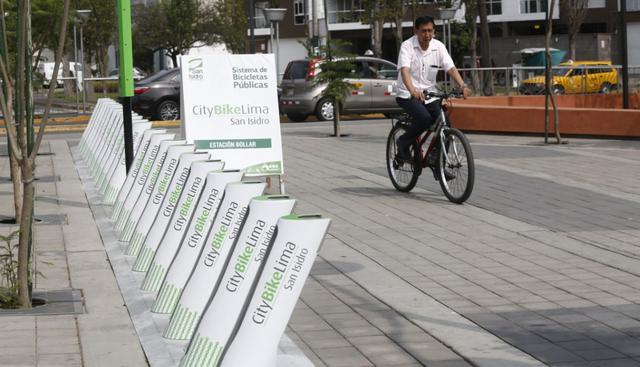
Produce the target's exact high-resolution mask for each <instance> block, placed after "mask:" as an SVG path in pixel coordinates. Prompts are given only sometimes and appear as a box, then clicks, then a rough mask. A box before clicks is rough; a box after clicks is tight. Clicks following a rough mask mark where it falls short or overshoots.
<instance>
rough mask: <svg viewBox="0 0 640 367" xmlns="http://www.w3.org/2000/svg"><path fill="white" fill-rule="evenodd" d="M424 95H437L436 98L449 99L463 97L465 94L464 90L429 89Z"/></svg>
mask: <svg viewBox="0 0 640 367" xmlns="http://www.w3.org/2000/svg"><path fill="white" fill-rule="evenodd" d="M424 95H425V96H427V97H435V98H441V99H449V98H452V97H453V98H463V97H464V95H463V94H462V91H460V90H455V89H454V90H452V91H451V92H429V91H426V90H425V91H424Z"/></svg>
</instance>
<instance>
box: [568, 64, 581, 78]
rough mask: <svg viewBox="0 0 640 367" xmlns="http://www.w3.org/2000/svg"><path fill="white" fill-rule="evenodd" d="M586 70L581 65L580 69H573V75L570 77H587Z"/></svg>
mask: <svg viewBox="0 0 640 367" xmlns="http://www.w3.org/2000/svg"><path fill="white" fill-rule="evenodd" d="M584 70H585V69H584V68H583V67H582V65H581V66H579V67H576V68H575V69H572V70H571V75H569V76H582V75H585V72H584Z"/></svg>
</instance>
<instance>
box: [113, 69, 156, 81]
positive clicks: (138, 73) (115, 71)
mask: <svg viewBox="0 0 640 367" xmlns="http://www.w3.org/2000/svg"><path fill="white" fill-rule="evenodd" d="M119 75H120V71H119V69H113V70H111V71H110V72H109V75H108V76H109V77H118V76H119ZM146 77H147V74H145V72H144V71H142V70H140V69H138V68H137V67H134V68H133V79H135V80H138V79H144V78H146Z"/></svg>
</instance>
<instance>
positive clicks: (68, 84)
mask: <svg viewBox="0 0 640 367" xmlns="http://www.w3.org/2000/svg"><path fill="white" fill-rule="evenodd" d="M69 59H70V58H69V57H68V56H67V55H65V56H63V57H62V75H63V76H65V77H66V76H70V75H71V70H70V69H69V61H68V60H69ZM73 74H74V75H75V72H74V73H73ZM62 84H63V85H64V96H65V97H71V96H72V95H73V93H74V92H75V91H76V88H75V84H76V83H75V82H74V81H73V80H70V79H69V80H64V81H63V82H62Z"/></svg>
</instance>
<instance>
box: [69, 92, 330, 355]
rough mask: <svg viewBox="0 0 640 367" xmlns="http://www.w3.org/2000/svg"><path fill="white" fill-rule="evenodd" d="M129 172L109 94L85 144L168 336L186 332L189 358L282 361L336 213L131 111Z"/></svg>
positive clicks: (95, 179) (94, 177)
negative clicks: (305, 204) (306, 206)
mask: <svg viewBox="0 0 640 367" xmlns="http://www.w3.org/2000/svg"><path fill="white" fill-rule="evenodd" d="M132 128H133V129H132V131H133V148H134V161H133V163H132V165H131V168H130V170H129V172H128V173H127V172H126V166H125V153H124V138H123V129H124V127H123V115H122V106H121V105H120V104H118V103H117V102H115V101H113V100H110V99H100V100H98V103H97V104H96V107H95V109H94V111H93V114H92V115H91V118H90V120H89V123H88V126H87V128H86V130H85V132H84V134H83V135H82V138H81V140H80V143H79V146H78V155H79V157H80V158H81V160H82V161H83V163H84V164H85V165H86V167H87V170H88V173H89V175H90V177H91V182H92V184H93V185H94V186H95V189H96V191H97V192H98V193H99V195H100V200H101V201H102V203H103V205H106V206H107V207H108V208H109V210H110V216H111V221H112V222H111V223H110V225H112V229H113V231H114V233H115V234H116V235H117V236H118V241H120V243H121V244H122V246H124V248H125V250H124V253H125V255H126V256H129V257H131V259H135V260H133V261H132V263H133V266H132V268H131V270H130V271H131V272H137V273H141V274H144V277H143V279H144V280H143V281H142V282H141V284H139V287H140V290H141V291H142V292H145V293H147V294H152V295H153V296H154V301H153V304H152V306H151V307H150V311H151V312H152V313H154V314H156V315H163V316H166V318H167V319H168V323H167V326H166V328H165V329H164V331H163V333H162V336H163V337H164V338H165V339H167V340H182V341H185V340H188V341H189V343H188V344H186V348H185V350H184V354H183V355H182V357H181V360H180V363H179V365H180V366H237V367H240V366H243V367H244V366H275V365H276V357H277V349H278V343H279V341H280V339H281V337H282V335H283V333H284V330H285V328H286V326H287V323H288V321H289V319H290V317H291V315H292V313H293V310H294V307H295V304H296V302H297V300H298V298H299V297H300V294H301V292H302V289H303V286H304V283H305V281H306V279H307V278H308V276H309V272H310V270H311V267H312V266H313V263H314V260H315V258H316V255H317V253H318V251H319V248H320V245H321V243H322V241H323V239H324V237H325V234H326V232H327V229H328V226H329V223H330V220H329V219H328V218H323V217H322V216H321V215H317V214H312V215H301V214H294V213H293V209H294V206H295V200H294V199H293V198H291V197H289V196H287V195H265V194H264V191H265V189H266V184H265V182H263V181H261V180H258V179H255V178H251V177H244V176H245V174H244V172H242V170H236V169H227V170H225V162H223V161H220V160H216V159H215V152H213V156H212V154H211V153H210V152H209V151H199V150H197V149H196V148H195V145H194V144H191V143H188V142H187V141H185V140H180V139H179V138H178V137H177V136H176V134H175V133H171V132H168V131H167V130H166V129H154V128H152V127H151V123H150V122H149V121H146V120H144V119H143V118H141V117H139V116H135V115H134V118H133V124H132Z"/></svg>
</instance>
